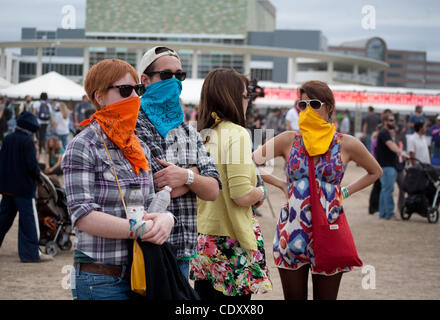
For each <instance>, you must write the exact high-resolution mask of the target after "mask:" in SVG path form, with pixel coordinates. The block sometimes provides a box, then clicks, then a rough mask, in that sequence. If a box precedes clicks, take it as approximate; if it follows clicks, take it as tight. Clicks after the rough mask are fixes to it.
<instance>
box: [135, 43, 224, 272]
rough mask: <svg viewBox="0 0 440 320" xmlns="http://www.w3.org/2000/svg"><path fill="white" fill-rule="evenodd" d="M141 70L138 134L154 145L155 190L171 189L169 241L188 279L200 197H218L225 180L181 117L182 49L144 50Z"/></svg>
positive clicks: (152, 147)
mask: <svg viewBox="0 0 440 320" xmlns="http://www.w3.org/2000/svg"><path fill="white" fill-rule="evenodd" d="M138 73H139V77H140V78H141V82H142V83H143V84H144V85H145V86H146V91H145V93H144V94H143V96H142V97H141V110H140V111H139V116H138V121H137V125H136V135H137V136H138V138H139V139H141V140H143V141H144V142H145V143H146V144H147V145H148V147H149V148H150V151H151V157H150V158H151V159H148V162H149V164H150V167H151V169H152V170H153V179H154V184H155V187H156V192H157V191H159V190H161V189H162V188H163V187H164V186H169V187H171V188H172V193H171V197H172V199H171V203H170V206H169V207H168V211H170V212H172V213H173V214H174V216H175V217H176V218H177V223H176V224H175V226H174V229H173V231H172V232H171V235H170V237H169V239H168V242H169V243H171V244H172V245H173V246H174V247H175V249H176V255H177V259H178V263H179V267H180V269H181V270H182V272H183V274H184V275H185V277H186V278H187V279H188V275H189V261H190V259H191V258H193V257H194V256H195V254H196V244H197V243H196V242H197V225H196V217H197V198H196V196H197V197H199V198H200V199H203V200H206V201H214V200H216V198H217V195H218V193H219V190H220V188H221V180H220V176H219V173H218V171H217V169H216V167H215V164H214V161H213V159H212V157H211V156H210V154H209V153H208V152H207V151H206V149H205V147H204V145H203V143H202V139H201V137H200V134H199V133H198V132H197V130H196V129H195V128H194V127H192V126H190V125H188V124H187V123H185V122H184V121H183V119H184V113H183V110H182V106H181V104H180V93H181V91H182V81H183V80H185V77H186V73H185V72H183V71H182V64H181V62H180V58H179V56H178V54H177V53H176V52H175V51H174V50H172V49H169V48H166V47H154V48H152V49H150V50H148V51H147V52H146V53H145V54H144V56H143V58H142V60H141V62H140V66H139V68H138Z"/></svg>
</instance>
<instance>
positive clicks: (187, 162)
mask: <svg viewBox="0 0 440 320" xmlns="http://www.w3.org/2000/svg"><path fill="white" fill-rule="evenodd" d="M136 135H137V136H138V137H139V139H140V140H142V141H144V142H145V143H147V145H148V147H149V148H150V151H151V161H150V168H151V169H152V170H153V173H156V172H158V171H160V170H162V169H163V167H162V166H161V165H160V164H159V163H157V161H156V158H159V159H162V160H166V161H168V162H171V163H173V164H175V165H177V166H179V167H181V168H191V167H194V166H196V167H197V169H198V170H199V174H200V175H202V176H207V177H213V178H215V179H217V181H218V183H219V186H220V188H221V185H222V184H221V180H220V176H219V173H218V171H217V168H216V166H215V164H214V160H213V159H212V157H211V155H210V154H209V153H208V152H207V151H206V149H205V146H204V145H203V143H202V139H201V137H200V134H199V133H198V132H197V130H196V129H194V128H193V127H192V126H190V125H188V124H186V123H182V124H181V125H180V126H179V127H177V128H175V129H173V130H170V131H169V132H168V134H167V137H166V138H163V137H162V136H161V135H160V134H159V132H158V131H157V130H156V128H155V127H154V126H153V124H152V123H151V122H150V120H149V119H148V117H147V115H146V114H145V112H144V111H143V110H142V109H141V110H140V112H139V116H138V121H137V124H136ZM168 211H170V212H171V213H173V214H174V216H175V217H176V218H177V223H176V224H175V225H174V229H173V231H172V232H171V235H170V237H169V238H168V242H169V243H171V244H172V245H174V246H175V248H176V250H177V258H188V257H191V256H192V255H194V254H195V253H196V244H197V225H196V218H197V198H196V194H195V193H194V192H192V191H189V192H187V193H186V194H184V195H183V196H181V197H178V198H173V199H171V203H170V206H169V207H168Z"/></svg>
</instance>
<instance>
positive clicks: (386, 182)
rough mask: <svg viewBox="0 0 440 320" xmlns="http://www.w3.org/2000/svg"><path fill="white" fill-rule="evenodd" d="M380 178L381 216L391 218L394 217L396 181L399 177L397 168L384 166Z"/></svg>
mask: <svg viewBox="0 0 440 320" xmlns="http://www.w3.org/2000/svg"><path fill="white" fill-rule="evenodd" d="M382 171H383V174H382V177H381V178H380V183H381V189H380V196H379V218H383V219H387V220H388V219H390V218H392V217H394V199H393V192H394V183H395V182H396V178H397V170H396V168H394V167H383V168H382Z"/></svg>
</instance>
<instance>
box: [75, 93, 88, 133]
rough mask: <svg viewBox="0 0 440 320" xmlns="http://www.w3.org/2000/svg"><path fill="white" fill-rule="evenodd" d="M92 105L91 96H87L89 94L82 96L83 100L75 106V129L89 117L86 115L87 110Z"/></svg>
mask: <svg viewBox="0 0 440 320" xmlns="http://www.w3.org/2000/svg"><path fill="white" fill-rule="evenodd" d="M90 107H93V106H91V105H90V101H89V98H88V97H87V95H84V96H83V97H82V101H81V102H80V103H78V104H77V105H76V106H75V109H74V110H73V127H74V129H75V130H77V129H78V127H79V126H78V125H79V124H80V123H81V122H82V121H84V120H85V119H87V118H86V117H85V112H86V110H87V109H89V108H90Z"/></svg>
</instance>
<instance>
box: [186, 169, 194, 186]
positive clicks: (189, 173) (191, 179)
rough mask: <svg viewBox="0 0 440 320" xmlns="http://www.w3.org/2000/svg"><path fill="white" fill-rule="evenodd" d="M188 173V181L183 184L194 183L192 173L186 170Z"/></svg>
mask: <svg viewBox="0 0 440 320" xmlns="http://www.w3.org/2000/svg"><path fill="white" fill-rule="evenodd" d="M186 170H187V171H188V180H186V182H185V184H191V183H193V182H194V172H193V171H192V170H191V169H186Z"/></svg>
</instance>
